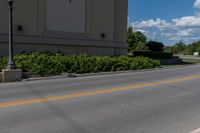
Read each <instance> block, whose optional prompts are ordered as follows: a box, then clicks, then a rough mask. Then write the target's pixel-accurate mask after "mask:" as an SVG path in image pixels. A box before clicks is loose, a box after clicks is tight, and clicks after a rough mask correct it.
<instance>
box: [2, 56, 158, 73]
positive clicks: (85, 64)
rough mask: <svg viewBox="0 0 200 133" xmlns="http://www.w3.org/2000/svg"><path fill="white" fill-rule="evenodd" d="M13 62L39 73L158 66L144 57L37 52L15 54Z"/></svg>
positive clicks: (3, 61) (156, 62)
mask: <svg viewBox="0 0 200 133" xmlns="http://www.w3.org/2000/svg"><path fill="white" fill-rule="evenodd" d="M15 63H16V66H17V67H18V68H20V69H22V70H23V71H26V72H31V73H33V74H39V75H56V74H60V73H63V72H67V73H96V72H109V71H122V70H138V69H148V68H155V67H159V66H160V62H159V61H157V60H153V59H150V58H146V57H128V56H119V57H109V56H88V55H80V56H67V55H63V54H51V53H39V52H34V53H29V54H25V53H24V54H19V55H16V56H15ZM6 64H7V58H6V57H1V58H0V69H3V68H5V66H6Z"/></svg>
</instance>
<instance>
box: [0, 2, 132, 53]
mask: <svg viewBox="0 0 200 133" xmlns="http://www.w3.org/2000/svg"><path fill="white" fill-rule="evenodd" d="M79 2H80V3H82V4H80V5H79V4H78V3H79ZM64 4H65V5H64ZM127 5H128V3H127V0H76V1H75V0H71V3H70V0H69V1H68V0H56V2H55V0H16V2H15V3H14V34H15V37H14V40H15V49H16V52H20V51H22V50H23V51H32V50H38V51H46V50H51V51H55V52H56V51H57V50H60V51H63V52H66V53H69V54H80V53H87V54H91V55H120V54H126V53H127V43H126V29H127V27H126V26H127ZM65 6H66V9H65ZM0 18H2V19H1V20H2V21H1V24H0V55H6V54H7V40H8V34H7V31H8V8H7V2H6V1H0ZM54 18H55V19H54ZM62 27H64V28H62Z"/></svg>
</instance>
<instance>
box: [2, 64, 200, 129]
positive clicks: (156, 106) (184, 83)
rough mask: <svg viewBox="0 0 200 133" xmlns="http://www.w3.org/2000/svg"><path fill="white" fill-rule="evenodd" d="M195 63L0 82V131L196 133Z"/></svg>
mask: <svg viewBox="0 0 200 133" xmlns="http://www.w3.org/2000/svg"><path fill="white" fill-rule="evenodd" d="M199 128H200V65H195V66H188V67H182V68H171V69H164V70H154V71H144V72H128V73H119V74H109V75H99V76H88V77H78V78H66V79H51V80H38V81H29V82H19V83H8V84H0V133H196V132H198V131H200V130H199Z"/></svg>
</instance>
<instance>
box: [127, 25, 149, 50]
mask: <svg viewBox="0 0 200 133" xmlns="http://www.w3.org/2000/svg"><path fill="white" fill-rule="evenodd" d="M127 38H128V40H127V42H128V44H129V46H128V51H129V52H131V51H141V50H147V48H146V45H145V44H146V40H147V38H146V36H145V35H144V34H143V33H141V32H140V31H137V32H134V31H133V27H129V28H128V32H127Z"/></svg>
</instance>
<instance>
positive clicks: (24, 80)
mask: <svg viewBox="0 0 200 133" xmlns="http://www.w3.org/2000/svg"><path fill="white" fill-rule="evenodd" d="M196 65H199V64H195V65H182V66H171V67H161V68H153V69H143V70H128V71H117V72H100V73H86V74H69V73H63V74H62V75H57V76H49V77H34V78H27V79H23V80H22V81H23V82H27V81H37V80H49V79H63V78H78V77H88V76H101V75H110V74H122V73H130V72H146V71H157V70H165V69H174V68H184V67H190V66H196Z"/></svg>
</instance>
